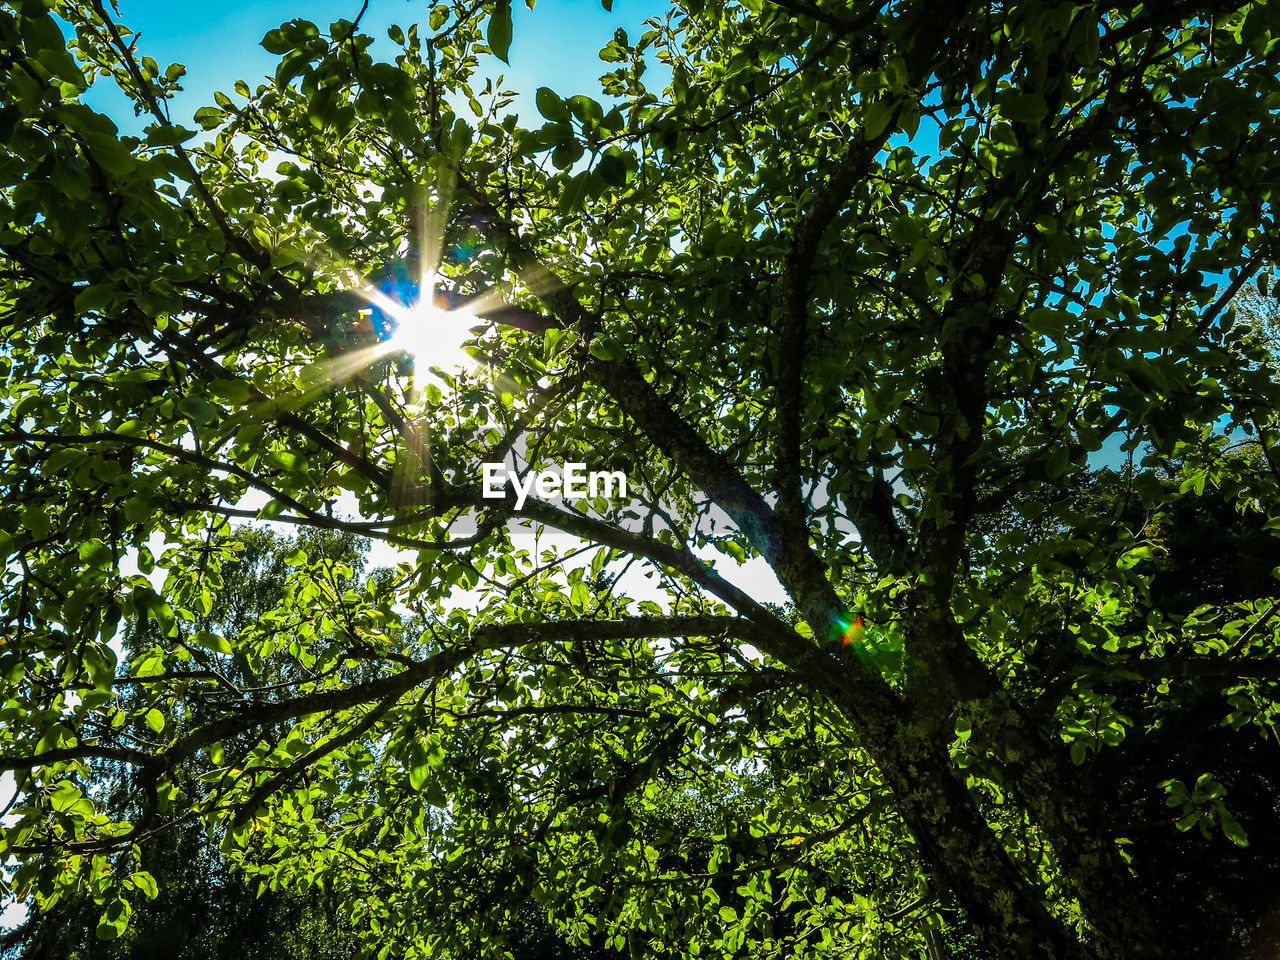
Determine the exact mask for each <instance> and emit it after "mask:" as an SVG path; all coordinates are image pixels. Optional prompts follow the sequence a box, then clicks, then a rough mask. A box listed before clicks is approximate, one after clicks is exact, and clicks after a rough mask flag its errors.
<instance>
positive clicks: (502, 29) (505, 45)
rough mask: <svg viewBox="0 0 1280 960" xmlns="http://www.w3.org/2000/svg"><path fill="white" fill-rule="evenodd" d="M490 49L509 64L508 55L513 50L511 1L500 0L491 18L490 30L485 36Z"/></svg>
mask: <svg viewBox="0 0 1280 960" xmlns="http://www.w3.org/2000/svg"><path fill="white" fill-rule="evenodd" d="M485 39H486V40H487V41H488V43H489V49H490V50H492V51H493V55H494V56H495V57H497V58H498V59H499V60H501V61H502V62H503V63H509V62H510V61H508V60H507V53H508V51H509V50H510V49H511V0H498V5H497V6H496V7H495V8H494V11H493V15H492V16H490V17H489V29H488V32H487V33H486V34H485Z"/></svg>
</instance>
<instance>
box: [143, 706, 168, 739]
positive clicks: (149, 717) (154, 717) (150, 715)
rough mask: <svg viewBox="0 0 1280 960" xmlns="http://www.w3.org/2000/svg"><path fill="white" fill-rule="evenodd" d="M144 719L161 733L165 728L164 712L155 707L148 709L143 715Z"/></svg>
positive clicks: (149, 725)
mask: <svg viewBox="0 0 1280 960" xmlns="http://www.w3.org/2000/svg"><path fill="white" fill-rule="evenodd" d="M142 719H143V720H145V721H146V722H147V726H148V727H150V728H151V729H152V730H154V731H155V732H156V733H160V732H161V731H162V730H164V714H163V713H161V712H160V711H159V710H157V709H156V708H155V707H151V708H150V709H149V710H147V712H146V713H144V714H143V715H142Z"/></svg>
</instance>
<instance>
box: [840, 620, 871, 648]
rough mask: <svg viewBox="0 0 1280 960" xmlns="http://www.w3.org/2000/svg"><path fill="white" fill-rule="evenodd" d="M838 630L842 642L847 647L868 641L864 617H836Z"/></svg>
mask: <svg viewBox="0 0 1280 960" xmlns="http://www.w3.org/2000/svg"><path fill="white" fill-rule="evenodd" d="M836 629H837V631H838V632H839V634H840V642H841V643H843V644H844V645H845V646H846V647H847V646H849V645H850V644H853V643H862V642H864V641H865V640H866V636H867V628H866V623H865V622H864V621H863V619H862V617H850V618H845V617H836Z"/></svg>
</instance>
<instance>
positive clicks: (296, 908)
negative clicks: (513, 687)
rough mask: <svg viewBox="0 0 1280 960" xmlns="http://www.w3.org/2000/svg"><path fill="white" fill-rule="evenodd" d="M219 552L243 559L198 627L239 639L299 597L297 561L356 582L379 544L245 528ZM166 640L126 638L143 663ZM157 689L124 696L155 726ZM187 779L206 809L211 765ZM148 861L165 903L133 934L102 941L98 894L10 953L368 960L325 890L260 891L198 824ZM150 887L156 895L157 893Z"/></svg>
mask: <svg viewBox="0 0 1280 960" xmlns="http://www.w3.org/2000/svg"><path fill="white" fill-rule="evenodd" d="M217 545H218V547H219V548H221V547H231V548H232V549H234V550H235V558H236V559H235V562H233V563H229V564H227V565H226V566H225V567H223V576H224V581H223V588H222V589H221V590H220V591H219V592H218V595H217V598H216V600H215V603H214V606H213V608H212V610H211V611H210V612H209V613H208V614H207V615H201V616H197V618H196V620H195V621H194V622H195V624H196V625H197V626H198V627H199V628H200V629H202V630H206V631H216V632H217V633H218V634H219V635H221V636H228V637H235V636H238V635H239V633H240V631H241V630H243V629H244V628H245V627H247V626H249V625H250V624H253V623H255V622H256V621H257V620H258V619H259V618H261V617H263V616H266V615H268V614H269V613H271V612H272V611H274V610H276V609H277V608H278V607H279V606H280V604H281V602H282V601H283V600H284V598H285V596H286V592H287V591H286V581H287V574H288V571H289V567H288V565H287V561H288V560H289V559H290V558H294V557H296V555H297V551H299V550H301V551H304V552H305V553H306V554H308V555H312V554H314V555H317V556H323V557H326V558H327V559H329V560H332V561H337V562H341V563H345V564H347V565H348V566H349V567H350V569H351V578H348V580H349V581H350V582H354V580H353V579H352V578H354V577H356V576H358V575H359V574H360V572H361V570H362V569H363V567H364V564H365V558H364V550H365V549H366V548H367V545H368V544H367V541H366V542H364V543H361V542H360V541H359V540H357V539H356V538H355V537H353V536H352V535H351V534H347V533H341V532H335V531H302V532H301V533H300V534H299V536H298V537H296V538H294V537H283V536H280V535H278V534H275V533H273V532H272V531H270V530H268V529H260V528H259V529H255V528H249V527H243V528H240V529H238V530H236V531H234V533H233V534H231V535H230V536H229V537H226V538H223V539H221V540H220V541H219V542H218V544H217ZM146 562H147V561H145V560H144V563H146ZM161 639H162V638H160V637H158V636H156V635H155V634H154V630H153V629H152V628H151V627H150V624H149V623H146V624H144V625H143V626H142V627H141V628H140V629H134V630H132V631H131V632H130V635H129V636H127V637H126V638H125V640H124V642H123V651H124V653H125V655H126V656H135V655H136V654H137V653H138V652H139V651H141V650H143V649H150V648H151V647H152V646H154V644H155V643H156V642H157V641H158V640H161ZM206 659H207V660H208V661H210V662H207V663H206V664H205V665H206V666H207V667H209V668H216V669H217V670H218V672H219V676H220V678H221V680H222V682H223V683H226V684H233V685H235V686H237V687H239V688H240V689H251V688H253V687H254V686H255V684H257V683H280V682H282V681H284V680H286V679H287V678H286V677H284V676H279V675H272V676H259V675H258V674H255V673H254V672H253V671H252V670H250V669H249V668H248V666H247V664H246V663H245V662H244V661H243V659H242V658H227V659H225V660H223V661H221V662H219V661H216V660H213V658H206ZM264 666H265V667H267V669H268V670H270V669H272V668H274V667H276V666H283V667H285V668H286V669H289V668H291V667H294V666H295V665H293V664H290V663H289V662H288V661H271V662H269V663H267V664H264ZM145 690H146V688H145V686H144V685H141V684H136V685H133V686H131V687H125V688H124V689H123V690H122V691H121V697H120V700H121V705H122V707H123V709H125V710H128V711H130V712H131V713H134V714H135V715H138V716H139V717H145V711H146V710H147V708H148V706H149V698H148V696H147V694H146V692H145ZM169 719H170V720H173V719H174V718H172V717H170V718H169ZM186 722H187V727H188V728H192V727H193V726H194V725H197V724H198V722H199V721H198V719H195V718H194V717H192V718H187V721H186ZM134 725H135V726H136V727H137V731H138V733H139V734H142V735H145V733H144V731H145V730H146V729H147V728H146V726H145V720H144V719H138V720H135V721H134ZM175 732H176V731H175ZM95 772H96V773H97V774H98V775H99V776H100V779H99V780H97V781H96V782H94V783H92V784H91V785H90V790H91V791H92V792H93V793H96V794H98V795H101V796H104V797H107V798H112V797H116V796H120V797H129V796H131V795H132V792H133V791H132V789H131V788H132V786H133V785H132V784H131V783H130V780H131V773H132V772H131V770H130V769H129V767H128V766H127V765H124V764H120V765H117V766H115V767H106V766H104V767H102V768H99V769H97V770H96V771H95ZM184 773H185V774H186V775H185V776H184V777H183V778H182V781H181V783H180V785H179V786H180V791H181V795H182V797H183V800H184V802H187V803H199V802H201V801H202V800H204V799H205V797H204V794H205V792H206V791H205V789H204V776H205V775H206V774H207V773H208V765H207V764H205V765H204V766H203V767H201V768H197V769H193V770H188V771H184ZM140 812H141V811H139V813H140ZM140 860H141V865H142V866H143V867H144V868H145V871H146V873H148V874H149V875H150V877H151V878H152V882H153V884H154V892H155V898H154V899H151V900H143V901H141V902H140V903H138V904H137V905H136V906H135V912H134V915H133V917H132V922H131V926H130V929H129V930H128V931H127V932H126V934H125V936H123V937H120V938H118V939H107V940H103V939H100V938H99V936H98V926H99V920H100V915H101V913H102V905H101V904H100V903H96V902H95V901H94V899H93V898H92V897H91V896H87V895H79V896H77V895H75V894H72V895H69V896H67V897H64V898H63V899H62V900H61V901H60V902H58V903H57V904H56V905H54V906H53V907H52V909H50V910H49V911H48V912H46V913H40V912H33V913H32V915H31V916H30V917H29V918H28V920H27V922H26V923H24V924H23V925H22V926H21V927H19V928H17V929H15V930H13V931H11V932H10V933H9V934H8V935H7V936H6V937H5V951H4V955H5V956H7V957H12V958H15V960H45V958H48V960H55V958H57V960H147V958H159V957H172V958H175V960H184V958H197V957H198V958H201V960H206V958H227V960H245V958H254V957H263V958H265V957H273V958H289V960H349V958H352V957H355V956H356V955H357V954H358V953H359V943H358V941H357V940H356V939H355V937H354V936H353V935H352V933H351V931H350V930H347V929H343V925H342V918H343V916H344V914H343V912H342V911H341V909H340V905H339V904H338V903H337V902H336V900H335V899H334V898H333V897H332V896H331V895H326V893H325V891H324V890H323V889H322V888H314V889H309V890H307V891H305V892H302V893H285V892H275V891H270V890H266V889H260V888H258V885H256V884H255V885H254V886H250V885H249V884H248V883H246V882H245V880H244V878H243V877H242V876H240V875H238V874H237V872H236V871H235V869H234V864H233V863H232V862H230V861H229V860H228V858H227V857H226V856H225V855H223V854H222V853H221V852H220V851H219V850H218V849H217V846H216V844H211V843H210V842H209V837H208V835H207V833H206V831H205V829H204V827H203V825H202V824H201V823H200V822H199V821H198V820H186V821H176V822H174V823H173V824H172V825H170V826H169V827H168V828H167V829H166V830H165V831H164V832H163V833H161V834H160V835H159V836H157V838H156V839H155V841H153V843H152V844H151V845H149V846H148V847H147V848H146V849H145V850H143V851H142V853H141V857H140ZM264 886H265V885H264ZM145 888H146V889H152V884H147V885H146V887H145Z"/></svg>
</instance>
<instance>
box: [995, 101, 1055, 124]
mask: <svg viewBox="0 0 1280 960" xmlns="http://www.w3.org/2000/svg"><path fill="white" fill-rule="evenodd" d="M1000 112H1001V113H1003V114H1004V115H1005V116H1006V117H1008V118H1009V119H1010V120H1014V121H1017V122H1018V123H1026V124H1036V123H1039V122H1040V121H1041V120H1043V119H1044V118H1045V117H1046V116H1047V115H1048V113H1049V105H1048V104H1047V103H1045V100H1044V97H1042V96H1040V94H1038V93H1015V94H1011V95H1010V96H1007V97H1004V98H1002V99H1001V101H1000Z"/></svg>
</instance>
